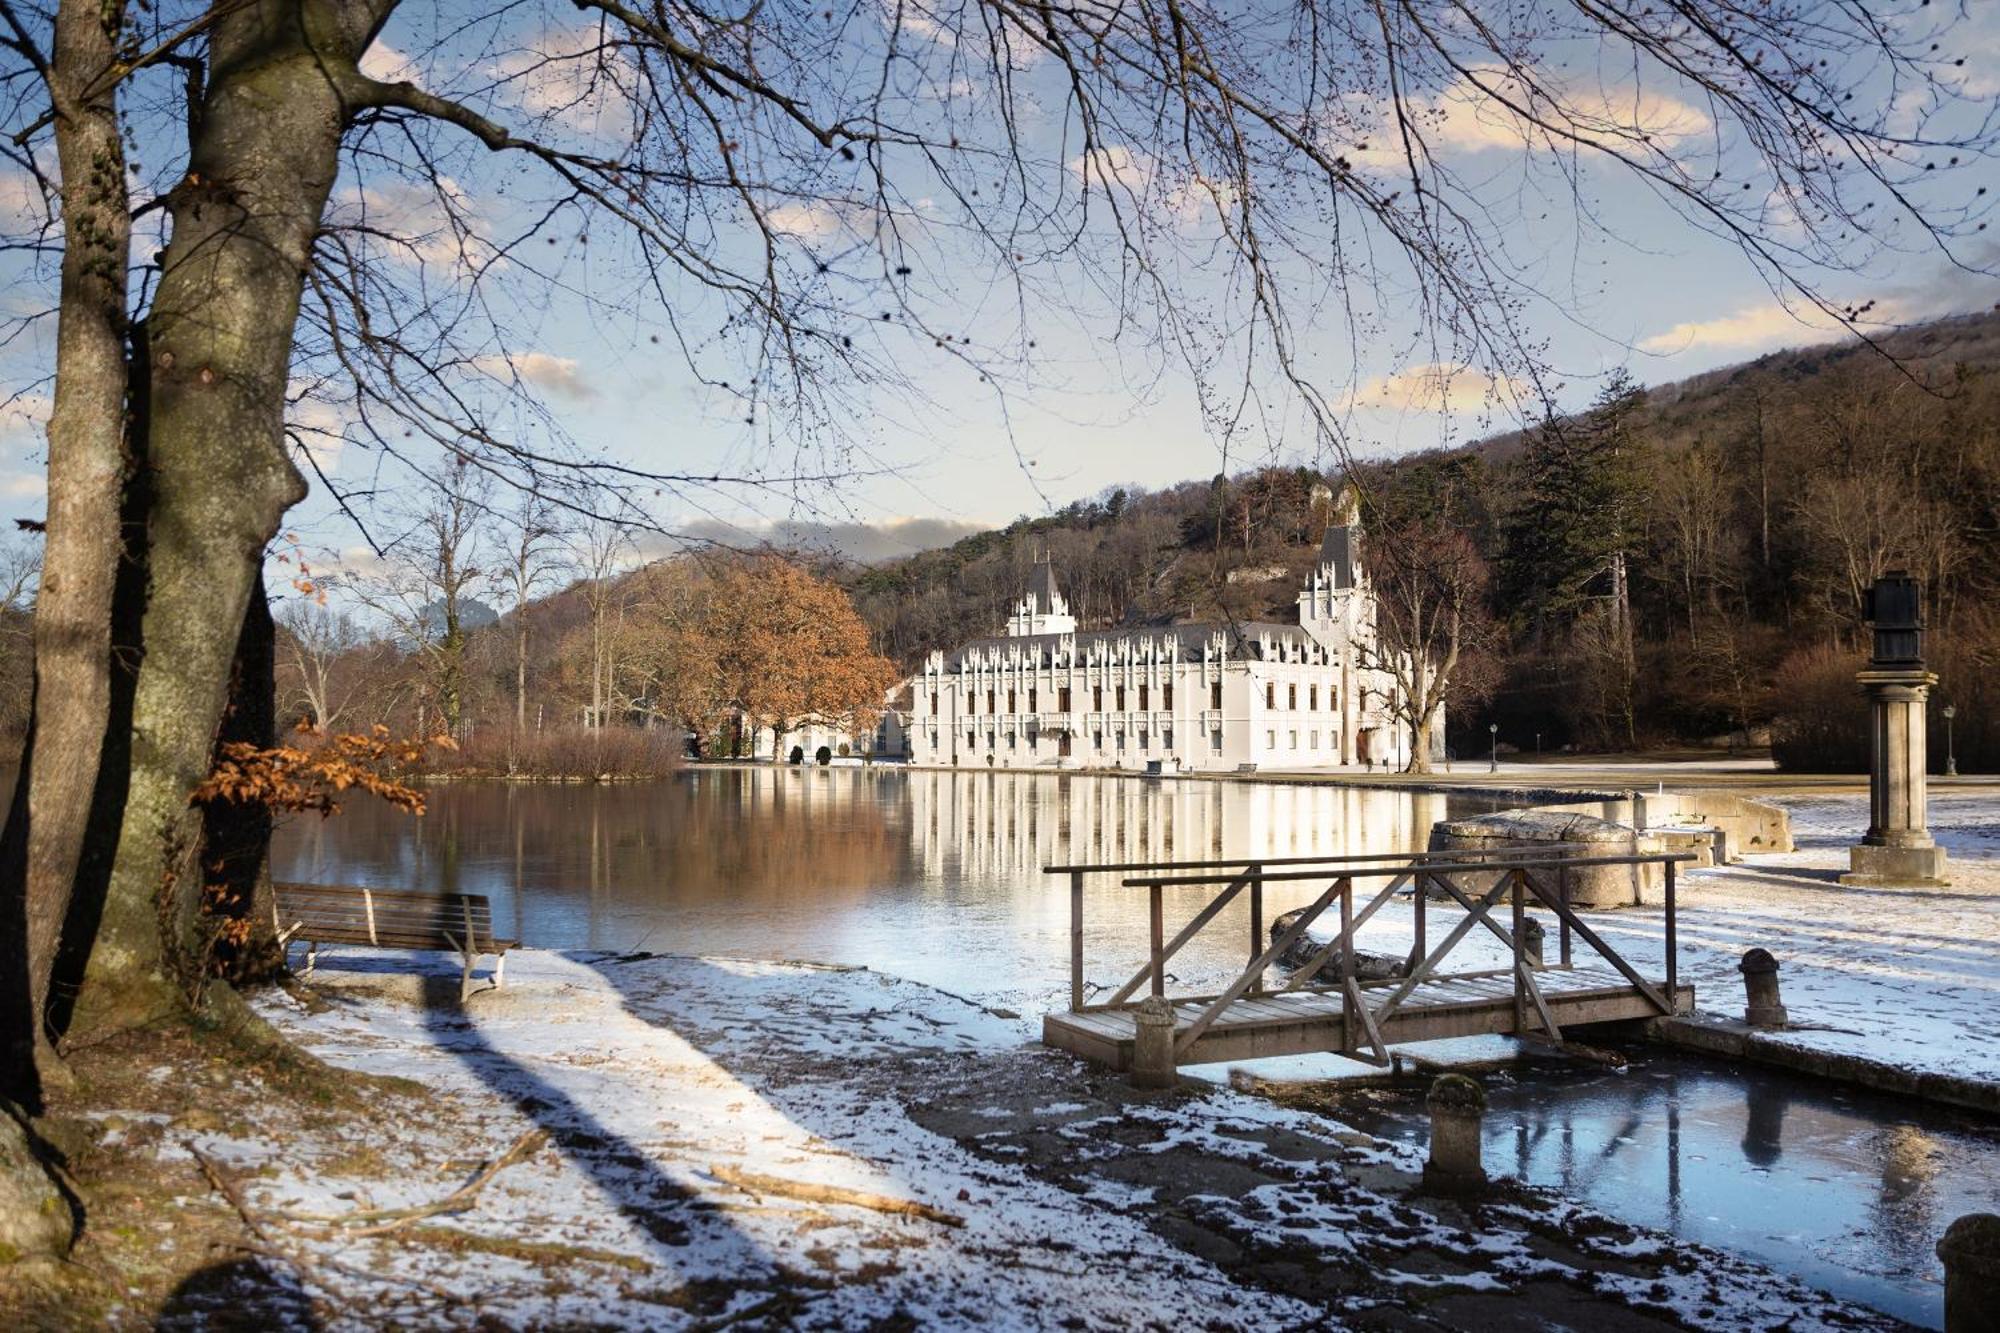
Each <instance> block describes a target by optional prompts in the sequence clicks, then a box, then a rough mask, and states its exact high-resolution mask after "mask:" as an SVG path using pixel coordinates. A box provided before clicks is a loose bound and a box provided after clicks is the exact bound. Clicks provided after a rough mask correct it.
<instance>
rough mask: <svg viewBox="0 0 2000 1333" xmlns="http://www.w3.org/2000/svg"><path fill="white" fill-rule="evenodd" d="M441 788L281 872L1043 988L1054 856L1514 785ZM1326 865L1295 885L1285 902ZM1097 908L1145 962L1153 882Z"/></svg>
mask: <svg viewBox="0 0 2000 1333" xmlns="http://www.w3.org/2000/svg"><path fill="white" fill-rule="evenodd" d="M429 800H430V810H429V813H428V814H426V815H424V816H422V817H421V818H414V819H413V818H410V817H408V816H405V815H401V814H398V813H396V812H395V811H393V810H390V809H388V808H387V807H385V806H383V805H381V804H380V803H379V802H373V801H369V800H367V799H365V798H357V799H355V800H353V801H351V802H349V804H348V806H347V808H346V809H345V810H343V811H342V813H340V814H339V815H337V816H335V817H333V818H332V819H328V820H321V819H318V818H317V817H312V816H306V817H299V818H294V819H293V820H291V821H290V822H288V823H287V824H286V825H285V826H284V827H283V828H282V829H280V831H279V834H278V837H277V840H276V845H275V847H274V851H273V869H274V872H275V874H276V876H277V877H278V878H279V879H286V880H291V879H296V880H309V881H315V882H320V883H339V884H366V885H371V886H375V887H382V888H409V889H425V890H433V891H459V892H468V893H483V894H486V895H488V896H489V897H491V898H492V899H493V910H494V922H495V928H496V929H497V930H498V931H500V932H501V933H503V934H509V935H514V936H516V937H518V938H519V939H520V940H521V941H522V943H523V944H525V945H527V946H529V947H533V948H547V949H610V950H619V951H626V950H637V949H648V950H652V951H654V952H660V953H719V954H737V955H744V956H756V957H766V958H797V959H806V960H811V961H816V962H828V963H848V964H860V965H864V966H868V967H873V968H878V969H881V970H883V971H888V972H893V973H896V974H898V975H901V976H906V977H910V978H912V979H915V980H918V981H922V982H925V983H927V984H930V985H935V986H940V987H943V988H945V989H947V990H952V991H955V992H957V993H959V994H961V995H966V996H969V997H973V998H977V999H979V1000H982V1001H984V1002H986V1003H990V1004H1000V1005H1007V1006H1010V1007H1013V1008H1018V1009H1024V1010H1027V1009H1034V1010H1039V1009H1041V1008H1044V1007H1047V1006H1048V1005H1051V1004H1058V1003H1062V1002H1065V1001H1066V1000H1067V994H1068V976H1069V973H1068V958H1069V894H1068V891H1067V882H1066V880H1065V879H1063V878H1062V877H1059V876H1050V875H1045V874H1043V873H1042V867H1043V866H1045V865H1049V864H1055V863H1060V862H1064V861H1089V862H1119V861H1147V860H1206V859H1214V858H1221V857H1232V856H1252V855H1261V856H1296V855H1322V854H1325V855H1332V854H1339V853H1346V852H1381V851H1401V850H1412V849H1419V848H1422V847H1423V846H1424V845H1425V843H1426V841H1427V839H1428V838H1429V836H1430V827H1431V824H1432V823H1433V822H1434V821H1436V820H1439V819H1444V818H1448V817H1457V816H1459V815H1462V814H1466V813H1471V812H1475V811H1479V810H1490V809H1494V808H1496V806H1497V805H1498V804H1502V803H1503V802H1498V801H1496V799H1495V798H1493V797H1490V796H1480V795H1477V794H1470V795H1464V796H1461V795H1456V794H1454V795H1452V796H1450V797H1446V796H1441V795H1435V794H1428V793H1413V792H1407V791H1400V790H1370V789H1364V788H1356V787H1345V786H1335V785H1330V784H1293V785H1287V784H1281V783H1257V782H1211V781H1193V780H1185V779H1164V780H1159V779H1154V780H1149V779H1145V778H1138V777H1112V776H1097V775H1084V774H1067V775H1056V774H1030V773H1009V772H994V771H990V770H989V771H984V772H957V771H943V770H935V769H914V770H913V769H902V768H888V767H883V768H817V767H802V768H792V767H788V766H785V767H769V766H716V767H700V768H695V769H692V770H690V771H688V772H686V773H683V774H681V775H680V776H678V777H676V778H673V779H671V780H668V781H663V782H653V783H632V784H612V785H602V786H599V785H567V784H565V785H556V784H540V783H537V784H520V783H505V784H503V783H441V784H438V785H436V786H434V787H432V788H431V789H430V792H429ZM1320 887H1323V886H1319V885H1314V884H1311V883H1301V884H1296V885H1292V886H1281V885H1272V886H1271V887H1270V889H1269V890H1268V896H1267V904H1268V905H1267V909H1266V910H1267V913H1268V914H1269V915H1276V914H1277V913H1278V912H1281V911H1284V910H1286V909H1287V908H1290V907H1293V906H1298V905H1301V904H1303V903H1305V902H1306V901H1309V900H1310V899H1311V897H1312V896H1313V895H1314V894H1315V893H1316V892H1318V889H1319V888H1320ZM1210 892H1211V891H1209V890H1204V889H1185V890H1180V891H1178V894H1177V895H1170V901H1169V906H1168V912H1169V917H1170V918H1178V919H1182V920H1185V919H1186V917H1187V916H1189V915H1192V913H1193V912H1194V911H1196V910H1198V908H1199V907H1200V906H1201V905H1202V904H1203V903H1205V902H1206V901H1207V900H1208V897H1209V896H1210ZM1246 912H1247V907H1245V906H1244V905H1242V904H1240V903H1239V904H1234V905H1232V910H1231V911H1230V912H1227V913H1225V914H1224V915H1223V916H1222V917H1221V918H1219V919H1218V920H1217V921H1216V923H1215V924H1214V925H1212V926H1211V927H1210V928H1209V930H1208V931H1207V932H1205V933H1204V936H1203V937H1202V938H1201V939H1199V940H1197V941H1196V943H1195V944H1194V945H1191V946H1190V947H1189V951H1188V952H1187V953H1186V954H1184V955H1183V956H1182V957H1179V958H1176V959H1175V966H1176V970H1177V971H1178V972H1179V974H1180V976H1181V977H1182V979H1183V980H1187V979H1190V978H1192V977H1194V976H1196V975H1202V976H1209V975H1220V974H1222V973H1224V972H1230V973H1232V974H1233V970H1234V968H1237V967H1240V966H1241V964H1242V962H1243V957H1244V952H1245V950H1244V949H1243V948H1242V947H1241V946H1242V945H1247V938H1248V936H1247V931H1248V924H1247V916H1246V915H1245V913H1246ZM1085 916H1086V921H1087V923H1088V928H1087V937H1086V947H1087V952H1088V956H1089V957H1091V958H1093V959H1120V960H1122V959H1123V958H1126V957H1130V959H1131V960H1132V961H1131V964H1130V965H1131V966H1133V967H1136V966H1137V964H1138V963H1139V961H1141V960H1143V958H1144V956H1145V928H1146V896H1145V891H1144V890H1141V889H1128V888H1123V887H1121V886H1120V885H1119V883H1118V877H1116V876H1093V877H1092V878H1091V880H1090V883H1089V888H1088V891H1087V894H1086V911H1085ZM1115 970H1117V969H1116V968H1115V967H1112V966H1111V965H1110V964H1109V963H1108V962H1107V963H1104V964H1101V965H1100V967H1098V968H1094V969H1093V972H1092V975H1093V976H1094V977H1095V978H1096V979H1098V980H1105V979H1107V978H1108V976H1109V975H1110V973H1111V972H1112V971H1115ZM1120 979H1121V980H1122V978H1120Z"/></svg>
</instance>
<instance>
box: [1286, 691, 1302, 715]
mask: <svg viewBox="0 0 2000 1333" xmlns="http://www.w3.org/2000/svg"><path fill="white" fill-rule="evenodd" d="M1285 691H1286V693H1285V707H1287V708H1289V709H1291V710H1292V711H1293V712H1294V713H1296V712H1298V711H1299V687H1298V686H1296V685H1287V686H1286V687H1285Z"/></svg>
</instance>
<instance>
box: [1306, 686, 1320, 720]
mask: <svg viewBox="0 0 2000 1333" xmlns="http://www.w3.org/2000/svg"><path fill="white" fill-rule="evenodd" d="M1306 707H1307V708H1310V709H1312V710H1313V711H1314V712H1315V713H1317V712H1318V711H1319V686H1317V685H1308V686H1306Z"/></svg>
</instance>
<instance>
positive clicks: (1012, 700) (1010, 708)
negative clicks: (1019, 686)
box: [1007, 690, 1014, 713]
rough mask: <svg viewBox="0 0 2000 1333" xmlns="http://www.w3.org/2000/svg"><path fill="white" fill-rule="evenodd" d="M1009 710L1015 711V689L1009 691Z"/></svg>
mask: <svg viewBox="0 0 2000 1333" xmlns="http://www.w3.org/2000/svg"><path fill="white" fill-rule="evenodd" d="M1007 711H1008V712H1010V713H1011V712H1013V711H1014V691H1012V690H1009V691H1007Z"/></svg>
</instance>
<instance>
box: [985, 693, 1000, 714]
mask: <svg viewBox="0 0 2000 1333" xmlns="http://www.w3.org/2000/svg"><path fill="white" fill-rule="evenodd" d="M999 699H1000V695H999V692H998V691H997V690H988V691H986V711H987V712H989V713H997V712H999V711H1000V705H999Z"/></svg>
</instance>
